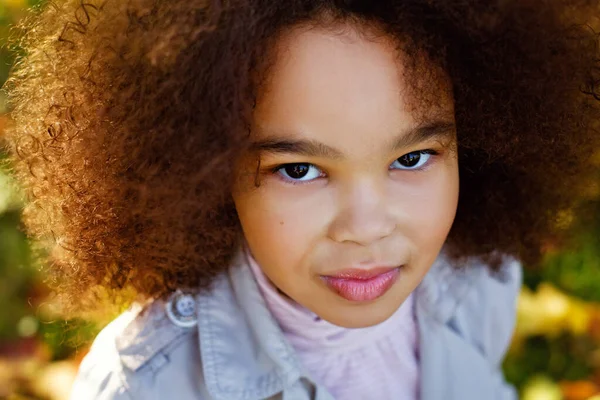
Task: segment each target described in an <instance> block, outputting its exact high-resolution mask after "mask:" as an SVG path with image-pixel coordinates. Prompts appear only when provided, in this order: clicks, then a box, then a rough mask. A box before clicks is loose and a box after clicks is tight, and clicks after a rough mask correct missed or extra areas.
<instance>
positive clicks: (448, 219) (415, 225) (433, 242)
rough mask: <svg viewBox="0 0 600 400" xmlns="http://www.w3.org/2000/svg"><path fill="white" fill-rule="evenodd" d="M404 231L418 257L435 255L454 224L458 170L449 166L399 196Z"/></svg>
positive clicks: (451, 165)
mask: <svg viewBox="0 0 600 400" xmlns="http://www.w3.org/2000/svg"><path fill="white" fill-rule="evenodd" d="M403 198H404V200H403V201H402V205H401V207H403V210H402V213H403V215H404V216H405V218H406V219H405V223H406V230H405V234H407V235H409V236H410V237H411V239H412V241H413V243H414V244H415V245H416V247H417V248H419V250H420V253H421V254H423V253H432V254H437V251H438V250H439V248H441V246H442V245H443V243H444V242H445V240H446V237H447V235H448V232H449V231H450V227H451V226H452V223H453V222H454V217H455V215H456V208H457V205H458V168H457V167H456V166H455V164H450V165H448V166H447V167H446V168H443V169H439V170H438V171H436V172H435V173H434V174H432V176H430V177H428V179H426V180H423V183H422V184H420V185H415V186H413V187H410V189H409V193H406V192H405V193H403Z"/></svg>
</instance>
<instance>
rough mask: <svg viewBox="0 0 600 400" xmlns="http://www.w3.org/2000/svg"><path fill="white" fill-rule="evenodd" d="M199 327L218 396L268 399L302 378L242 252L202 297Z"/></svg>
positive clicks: (209, 383) (210, 384)
mask: <svg viewBox="0 0 600 400" xmlns="http://www.w3.org/2000/svg"><path fill="white" fill-rule="evenodd" d="M240 321H246V323H245V324H240ZM198 331H199V341H200V352H201V355H202V360H203V368H204V378H205V381H206V387H207V389H208V391H209V393H210V394H211V395H212V396H213V397H214V398H236V399H248V400H250V399H264V398H269V397H271V396H273V395H274V394H276V393H279V392H281V391H282V390H283V389H284V388H285V387H286V386H290V385H292V384H293V383H294V382H296V381H297V380H298V379H300V378H301V377H302V369H301V367H300V363H299V361H298V359H297V356H296V354H295V351H294V349H293V348H292V347H291V345H290V344H289V343H288V342H287V340H286V339H285V337H284V335H283V333H282V332H281V329H280V328H279V326H278V324H277V322H276V321H275V319H274V317H273V316H272V315H271V313H270V311H269V310H268V308H267V306H266V304H265V301H264V299H263V297H262V295H261V294H260V291H259V288H258V286H257V284H256V282H255V280H254V277H253V276H252V272H251V271H250V269H249V267H248V265H247V264H246V262H245V259H244V256H243V252H241V251H240V252H238V254H237V255H236V257H235V259H234V262H233V263H232V265H231V268H229V272H228V273H227V274H223V275H221V276H220V277H219V279H218V280H217V281H215V283H214V286H213V288H212V290H211V291H210V292H209V293H207V294H206V295H199V296H198ZM249 366H252V368H248V367H249Z"/></svg>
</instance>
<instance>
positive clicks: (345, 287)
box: [321, 267, 400, 302]
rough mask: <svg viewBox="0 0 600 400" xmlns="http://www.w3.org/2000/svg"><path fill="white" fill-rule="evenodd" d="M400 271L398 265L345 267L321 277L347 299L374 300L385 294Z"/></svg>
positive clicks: (357, 300) (358, 300)
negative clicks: (367, 267)
mask: <svg viewBox="0 0 600 400" xmlns="http://www.w3.org/2000/svg"><path fill="white" fill-rule="evenodd" d="M399 273H400V267H391V268H390V267H382V268H373V269H369V270H363V269H347V270H343V271H339V272H337V273H335V274H333V275H323V276H321V279H323V281H324V282H325V284H326V285H327V286H328V287H329V288H330V289H331V290H333V291H334V292H335V293H336V294H338V295H339V296H341V297H343V298H344V299H346V300H349V301H356V302H363V301H371V300H375V299H377V298H379V297H381V296H383V295H384V294H385V292H387V291H388V290H389V289H390V288H391V287H392V285H393V284H394V282H396V279H397V278H398V275H399Z"/></svg>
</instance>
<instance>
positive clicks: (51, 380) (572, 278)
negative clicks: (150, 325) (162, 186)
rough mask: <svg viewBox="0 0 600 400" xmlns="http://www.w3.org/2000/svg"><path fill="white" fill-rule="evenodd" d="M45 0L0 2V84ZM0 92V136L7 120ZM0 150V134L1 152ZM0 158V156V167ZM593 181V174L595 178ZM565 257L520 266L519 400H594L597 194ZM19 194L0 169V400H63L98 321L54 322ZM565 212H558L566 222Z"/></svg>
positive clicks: (514, 350)
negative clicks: (15, 45)
mask: <svg viewBox="0 0 600 400" xmlns="http://www.w3.org/2000/svg"><path fill="white" fill-rule="evenodd" d="M43 1H44V0H0V86H2V84H3V83H4V81H5V80H6V78H7V75H8V73H9V70H10V68H11V65H12V63H13V61H14V59H13V57H14V54H13V52H11V51H9V50H8V49H7V48H6V47H5V43H6V40H7V38H9V37H10V36H11V35H14V34H16V33H17V32H14V30H11V29H10V28H11V25H13V24H14V23H15V22H16V21H18V20H19V18H22V17H23V16H24V15H25V10H26V9H27V8H28V7H31V6H35V5H37V4H39V3H41V2H43ZM6 112H7V109H6V102H5V98H4V97H3V93H2V92H1V91H0V132H1V130H2V127H3V125H4V124H5V123H6V117H5V114H6ZM1 148H2V143H1V134H0V149H1ZM3 157H5V156H4V154H2V152H1V150H0V165H2V158H3ZM599 182H600V176H599ZM597 192H598V190H597V188H594V189H593V190H591V193H590V199H589V204H587V209H588V212H587V213H586V215H589V218H587V219H586V225H585V229H580V230H579V231H578V232H577V233H576V234H575V235H574V236H573V240H574V243H576V245H577V248H576V249H573V250H570V251H565V250H558V249H555V248H554V247H553V246H552V245H551V244H548V246H547V249H546V250H545V259H544V262H543V265H542V266H541V267H538V268H535V269H532V268H528V269H527V270H526V272H525V282H524V285H523V288H522V292H521V295H520V298H519V308H518V324H517V329H516V332H515V336H514V339H513V343H512V346H511V349H510V352H509V355H508V357H507V359H506V361H505V363H504V371H505V374H506V377H507V379H508V380H509V381H510V382H512V383H514V384H515V385H516V386H517V387H518V388H519V390H520V393H521V398H522V399H525V400H559V399H565V400H600V245H599V243H598V238H599V237H600V198H599V197H600V196H599V195H598V193H597ZM21 205H22V200H21V196H20V194H19V188H18V187H17V186H16V185H15V183H14V181H13V180H12V179H11V176H10V173H9V171H8V169H7V168H4V169H2V168H0V307H1V308H0V400H2V399H7V400H9V399H10V400H24V399H31V400H33V399H36V400H64V399H67V398H68V394H69V391H70V386H71V382H72V381H73V378H74V376H75V373H76V371H77V367H78V365H79V362H80V361H81V359H82V357H83V356H84V355H85V353H86V351H87V346H89V344H90V342H91V340H92V339H93V338H94V336H95V334H96V333H97V332H98V331H99V330H100V329H101V328H102V324H101V323H97V324H95V323H93V322H92V321H82V320H65V319H62V318H61V317H60V316H59V315H58V313H57V312H56V311H55V309H54V308H53V306H52V303H51V302H50V301H49V299H50V298H52V293H51V292H50V291H49V289H48V288H47V287H46V286H45V285H44V276H43V274H42V273H41V272H40V271H38V270H36V268H35V266H34V264H33V263H32V259H31V250H30V246H29V243H28V242H27V239H26V237H25V234H24V233H23V231H22V227H21V225H20V218H19V214H20V208H21ZM568 217H569V216H568V215H566V216H565V218H566V219H568Z"/></svg>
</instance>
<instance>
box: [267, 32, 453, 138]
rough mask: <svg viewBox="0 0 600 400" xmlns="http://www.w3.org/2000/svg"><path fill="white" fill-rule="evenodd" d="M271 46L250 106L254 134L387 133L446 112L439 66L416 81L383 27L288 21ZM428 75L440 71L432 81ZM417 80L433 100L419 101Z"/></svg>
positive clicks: (450, 105) (449, 104)
mask: <svg viewBox="0 0 600 400" xmlns="http://www.w3.org/2000/svg"><path fill="white" fill-rule="evenodd" d="M274 54H275V62H274V64H273V66H272V67H271V68H270V69H269V71H268V76H267V79H266V80H265V81H264V85H263V86H262V87H261V88H260V90H259V96H258V101H257V108H256V111H255V124H256V125H257V126H256V127H257V128H258V129H256V131H257V133H258V134H259V135H260V132H262V131H263V130H268V131H270V132H273V131H284V132H288V133H291V132H303V133H304V134H306V135H313V134H314V135H317V136H319V137H323V136H327V135H331V134H332V133H335V134H336V135H334V136H335V139H336V141H338V142H339V141H340V140H349V139H351V138H352V137H355V136H357V135H358V136H364V135H368V136H367V137H372V135H373V134H377V132H379V134H378V135H381V132H388V133H389V134H395V133H397V132H398V131H400V130H403V129H405V128H407V127H408V126H411V125H415V124H417V123H420V122H423V120H427V119H434V118H437V119H439V118H440V117H448V116H449V115H453V103H452V100H451V97H450V95H449V93H450V91H449V90H448V89H447V88H448V85H447V82H445V81H444V79H443V77H442V76H441V74H431V73H427V74H423V77H425V76H427V79H428V80H429V81H428V82H422V83H417V82H416V81H415V80H414V79H415V78H416V79H419V75H418V74H414V73H412V72H413V71H412V70H408V69H407V68H405V65H406V64H407V63H406V61H407V57H406V56H404V55H403V54H402V52H401V51H400V50H399V46H398V45H397V44H396V43H395V42H394V41H392V40H390V39H389V38H387V37H385V36H384V35H373V34H371V35H368V36H367V35H364V34H361V32H360V31H358V30H357V29H354V28H351V27H347V28H345V29H343V30H331V29H322V28H315V27H312V28H295V29H291V30H290V31H288V32H286V33H285V34H284V35H282V36H281V38H280V39H279V41H278V42H277V45H276V47H275V52H274ZM433 76H436V77H440V78H439V79H437V80H438V81H432V80H431V78H432V77H433ZM409 81H411V82H413V83H411V84H408V82H409ZM424 87H427V88H428V90H429V91H430V92H431V93H432V94H433V97H434V98H435V102H423V101H421V100H422V99H420V98H419V97H420V96H419V94H420V93H419V88H424ZM421 97H422V96H421ZM417 103H418V104H419V106H415V105H416V104H417ZM422 104H427V106H421V105H422Z"/></svg>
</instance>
